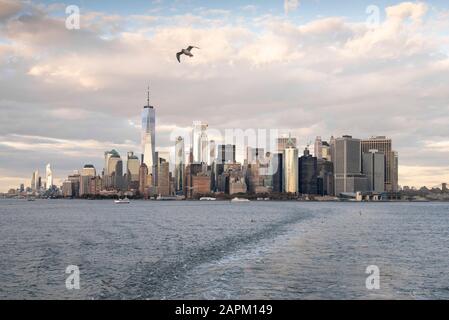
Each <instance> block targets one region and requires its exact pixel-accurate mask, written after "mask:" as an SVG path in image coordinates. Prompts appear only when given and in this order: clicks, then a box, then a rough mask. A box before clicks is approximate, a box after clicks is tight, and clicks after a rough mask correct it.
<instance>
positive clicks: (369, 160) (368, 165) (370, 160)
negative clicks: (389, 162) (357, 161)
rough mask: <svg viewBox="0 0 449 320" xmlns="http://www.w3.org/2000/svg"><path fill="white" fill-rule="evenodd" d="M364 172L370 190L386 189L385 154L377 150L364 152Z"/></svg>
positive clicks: (379, 190) (381, 190) (382, 190)
mask: <svg viewBox="0 0 449 320" xmlns="http://www.w3.org/2000/svg"><path fill="white" fill-rule="evenodd" d="M362 173H363V174H364V175H366V177H367V179H368V191H373V192H378V193H382V192H384V191H385V154H384V153H381V152H378V151H377V150H370V152H364V153H362Z"/></svg>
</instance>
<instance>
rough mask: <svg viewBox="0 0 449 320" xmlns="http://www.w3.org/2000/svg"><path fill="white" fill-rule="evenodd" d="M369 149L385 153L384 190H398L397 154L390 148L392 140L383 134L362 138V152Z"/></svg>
mask: <svg viewBox="0 0 449 320" xmlns="http://www.w3.org/2000/svg"><path fill="white" fill-rule="evenodd" d="M370 150H378V152H380V153H383V154H385V191H388V192H396V191H398V154H397V152H395V151H393V149H392V140H391V139H390V138H387V137H385V136H377V137H371V138H369V139H364V140H362V152H363V153H368V152H369V151H370Z"/></svg>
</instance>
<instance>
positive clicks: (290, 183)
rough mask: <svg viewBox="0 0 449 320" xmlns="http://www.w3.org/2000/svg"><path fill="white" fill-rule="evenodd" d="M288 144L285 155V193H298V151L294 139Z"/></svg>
mask: <svg viewBox="0 0 449 320" xmlns="http://www.w3.org/2000/svg"><path fill="white" fill-rule="evenodd" d="M289 139H290V140H289V141H288V142H287V143H286V145H285V148H284V153H283V171H284V176H283V183H284V187H283V192H285V193H298V191H299V186H298V180H299V174H298V165H299V164H298V149H297V148H296V144H295V141H294V140H293V139H292V138H289Z"/></svg>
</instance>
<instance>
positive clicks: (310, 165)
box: [298, 148, 322, 195]
mask: <svg viewBox="0 0 449 320" xmlns="http://www.w3.org/2000/svg"><path fill="white" fill-rule="evenodd" d="M321 160H322V158H321ZM298 170H299V193H301V194H312V195H316V194H318V181H317V179H318V174H317V171H318V167H317V158H316V157H313V156H312V155H311V154H310V151H309V149H308V148H306V149H305V150H304V155H303V156H302V157H301V158H299V168H298Z"/></svg>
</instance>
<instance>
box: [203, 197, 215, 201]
mask: <svg viewBox="0 0 449 320" xmlns="http://www.w3.org/2000/svg"><path fill="white" fill-rule="evenodd" d="M216 200H217V198H211V197H202V198H200V201H216Z"/></svg>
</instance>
